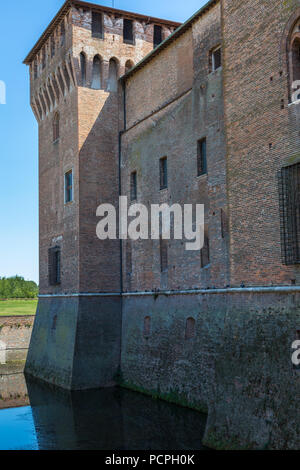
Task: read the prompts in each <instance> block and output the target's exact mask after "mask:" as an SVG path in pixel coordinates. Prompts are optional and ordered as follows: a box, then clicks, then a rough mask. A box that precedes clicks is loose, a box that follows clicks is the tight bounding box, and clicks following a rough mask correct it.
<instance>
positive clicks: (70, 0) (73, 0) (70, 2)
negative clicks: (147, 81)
mask: <svg viewBox="0 0 300 470" xmlns="http://www.w3.org/2000/svg"><path fill="white" fill-rule="evenodd" d="M72 6H75V7H76V6H78V7H79V8H80V7H81V8H90V9H93V10H98V11H101V12H103V13H115V14H117V15H122V16H127V17H128V18H132V19H134V18H135V19H141V20H146V21H148V22H150V23H158V24H161V25H165V26H173V27H176V28H178V26H180V25H181V23H178V22H176V21H170V20H163V19H161V18H155V17H152V16H147V15H141V14H140V13H134V12H129V11H126V10H118V9H116V8H109V7H105V6H102V5H97V4H94V3H89V2H84V1H81V0H67V1H66V2H65V3H64V4H63V6H62V7H61V9H60V10H59V11H58V13H57V14H56V15H55V17H54V18H53V20H52V21H51V22H50V24H49V25H48V26H47V28H46V29H45V31H44V32H43V34H42V35H41V36H40V38H39V39H38V41H37V42H36V43H35V45H34V46H33V48H32V49H31V51H30V52H29V54H28V55H27V56H26V58H25V59H24V61H23V64H26V65H29V64H30V63H31V62H32V60H33V58H34V56H35V55H36V54H37V53H38V51H39V50H40V49H41V48H42V47H43V45H44V43H45V42H46V41H47V39H48V38H49V37H50V35H51V34H52V32H53V30H54V29H55V27H56V26H57V25H58V24H59V23H60V21H61V19H62V17H63V16H65V15H66V13H67V12H68V10H69V9H70V8H71V7H72Z"/></svg>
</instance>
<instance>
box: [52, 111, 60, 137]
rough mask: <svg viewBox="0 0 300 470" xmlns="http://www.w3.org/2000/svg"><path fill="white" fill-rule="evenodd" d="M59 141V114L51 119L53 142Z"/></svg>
mask: <svg viewBox="0 0 300 470" xmlns="http://www.w3.org/2000/svg"><path fill="white" fill-rule="evenodd" d="M58 139H59V114H58V113H56V114H55V116H54V118H53V142H56V141H57V140H58Z"/></svg>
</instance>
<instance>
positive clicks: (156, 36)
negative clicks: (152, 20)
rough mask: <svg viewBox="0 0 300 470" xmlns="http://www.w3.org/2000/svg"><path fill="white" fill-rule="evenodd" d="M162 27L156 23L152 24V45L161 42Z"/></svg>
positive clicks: (157, 44) (155, 45)
mask: <svg viewBox="0 0 300 470" xmlns="http://www.w3.org/2000/svg"><path fill="white" fill-rule="evenodd" d="M162 40H163V38H162V27H161V26H158V25H156V24H155V25H154V31H153V45H154V47H157V46H159V44H160V43H161V42H162Z"/></svg>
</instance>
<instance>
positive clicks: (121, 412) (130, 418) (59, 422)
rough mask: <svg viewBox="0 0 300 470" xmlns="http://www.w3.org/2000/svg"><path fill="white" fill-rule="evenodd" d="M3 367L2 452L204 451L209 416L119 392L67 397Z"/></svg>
mask: <svg viewBox="0 0 300 470" xmlns="http://www.w3.org/2000/svg"><path fill="white" fill-rule="evenodd" d="M23 365H24V364H22V363H19V364H6V365H0V450H11V449H14V450H23V449H26V450H33V449H36V450H38V449H40V450H56V449H59V450H61V449H80V450H94V449H97V450H175V449H176V450H199V449H200V450H201V449H203V450H204V448H203V446H202V444H201V441H202V437H203V433H204V429H205V422H206V416H205V415H203V414H201V413H198V412H196V411H193V410H190V409H186V408H182V407H179V406H176V405H173V404H170V403H166V402H163V401H160V400H154V399H152V398H150V397H147V396H144V395H142V394H139V393H135V392H131V391H128V390H124V389H120V388H107V389H100V390H89V391H83V392H67V391H65V390H62V389H57V388H53V387H50V386H48V385H47V384H44V383H41V382H37V381H33V380H32V379H29V378H25V377H24V375H23Z"/></svg>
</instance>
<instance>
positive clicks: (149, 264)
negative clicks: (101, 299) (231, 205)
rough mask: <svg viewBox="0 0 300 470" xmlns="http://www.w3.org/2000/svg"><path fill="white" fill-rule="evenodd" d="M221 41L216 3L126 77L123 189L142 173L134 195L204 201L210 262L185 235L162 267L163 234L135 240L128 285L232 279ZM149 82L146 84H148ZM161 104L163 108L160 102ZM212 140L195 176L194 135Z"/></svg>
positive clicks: (176, 285) (184, 285) (151, 200)
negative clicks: (212, 55)
mask: <svg viewBox="0 0 300 470" xmlns="http://www.w3.org/2000/svg"><path fill="white" fill-rule="evenodd" d="M220 42H221V19H220V5H219V4H217V5H216V6H214V7H213V8H212V9H211V10H210V11H209V12H207V13H206V14H205V15H204V16H203V17H201V18H199V19H198V20H197V21H195V22H194V23H193V24H192V25H191V27H190V29H189V30H188V31H187V32H185V33H184V34H183V35H181V36H180V37H179V38H178V39H176V40H175V41H174V42H173V43H172V44H170V46H169V47H168V48H166V49H164V50H163V51H162V52H161V53H160V54H158V55H157V56H156V57H154V58H153V59H152V60H151V61H150V62H149V63H148V64H147V65H146V66H145V67H144V68H142V69H140V70H139V71H137V72H136V73H135V74H134V75H133V76H132V77H131V78H129V79H128V80H127V82H126V84H125V86H126V117H127V131H126V132H125V134H124V135H123V137H122V194H124V195H128V197H129V196H130V174H131V172H133V171H136V172H137V202H138V203H143V204H145V205H146V206H147V207H148V209H149V210H150V205H151V204H159V203H169V204H174V203H180V204H182V205H183V204H205V218H206V224H207V227H208V233H209V239H210V252H211V260H210V261H211V262H210V265H209V266H207V267H205V268H203V269H201V264H200V253H199V251H196V252H193V251H192V252H191V251H190V252H188V251H186V249H185V243H184V242H183V241H180V240H179V241H178V240H171V241H170V242H168V264H169V266H168V272H167V273H161V272H160V248H159V240H146V241H138V242H131V245H132V264H133V270H132V275H131V276H128V268H127V267H126V249H127V244H126V243H124V258H123V261H124V272H123V274H124V286H126V290H133V291H135V290H137V291H138V290H152V289H164V288H169V289H174V290H176V289H191V288H195V287H196V288H197V287H203V288H207V287H214V286H216V287H217V286H218V287H225V286H226V285H227V282H228V281H227V271H228V261H227V235H226V236H225V237H224V238H222V235H221V209H222V210H223V212H224V214H226V191H225V190H226V186H225V182H226V181H225V161H226V160H225V153H226V151H225V141H224V123H223V93H222V70H221V69H219V70H218V71H216V72H213V73H210V69H209V52H210V50H211V49H212V48H214V47H215V46H217V45H218V44H220ZM145 83H147V84H149V86H147V87H145ZM161 107H163V109H160V108H161ZM203 137H206V139H207V166H208V172H207V175H204V176H200V177H198V176H197V141H198V140H199V139H201V138H203ZM164 156H167V158H168V182H169V184H168V189H166V190H162V191H161V190H160V186H159V159H160V158H161V157H164Z"/></svg>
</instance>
